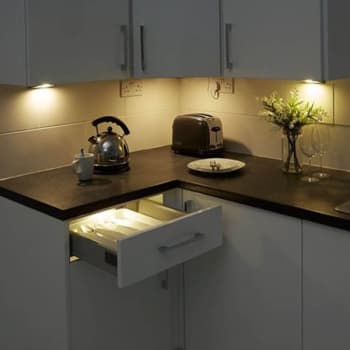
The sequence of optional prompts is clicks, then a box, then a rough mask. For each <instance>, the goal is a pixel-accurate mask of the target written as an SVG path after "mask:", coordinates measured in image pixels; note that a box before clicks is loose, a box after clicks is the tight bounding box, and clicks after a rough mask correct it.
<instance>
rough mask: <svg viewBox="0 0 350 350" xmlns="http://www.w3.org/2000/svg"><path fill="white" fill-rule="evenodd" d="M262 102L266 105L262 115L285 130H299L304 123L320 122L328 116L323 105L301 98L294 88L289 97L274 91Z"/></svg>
mask: <svg viewBox="0 0 350 350" xmlns="http://www.w3.org/2000/svg"><path fill="white" fill-rule="evenodd" d="M261 102H262V105H263V107H264V110H263V111H262V112H261V115H262V116H264V117H265V118H266V119H267V120H268V121H270V122H271V123H274V124H276V125H278V126H279V127H281V128H283V129H285V130H293V131H295V132H298V131H299V130H300V129H301V128H302V127H303V126H304V125H307V124H312V123H317V122H320V121H322V120H323V119H324V118H326V116H327V113H326V112H325V110H324V109H323V108H322V107H315V106H314V104H312V103H309V102H304V101H303V100H302V99H300V98H299V93H298V90H292V91H291V92H290V93H289V96H288V98H287V99H283V98H282V97H280V96H278V94H277V92H274V93H272V94H271V95H270V96H268V97H266V96H265V97H263V98H262V99H261Z"/></svg>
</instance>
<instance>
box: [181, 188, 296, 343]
mask: <svg viewBox="0 0 350 350" xmlns="http://www.w3.org/2000/svg"><path fill="white" fill-rule="evenodd" d="M183 197H184V201H187V200H193V201H194V207H195V209H198V207H201V206H203V207H206V206H208V205H209V203H216V204H220V205H221V207H222V209H223V221H224V244H223V245H222V247H220V248H218V249H216V250H214V251H212V252H210V253H207V254H205V255H203V256H201V257H199V258H196V259H194V260H191V261H189V262H187V263H186V264H185V268H184V284H185V292H184V300H185V325H186V328H185V335H186V338H185V339H186V349H187V350H197V349H202V350H212V349H221V350H231V349H237V350H251V349H264V350H280V349H290V350H300V349H301V334H302V333H301V328H302V324H301V220H299V219H295V218H291V217H287V216H283V215H279V214H276V213H272V212H268V211H264V210H260V209H256V208H253V207H248V206H245V205H241V204H237V203H233V202H228V201H224V200H221V199H216V198H213V197H208V196H205V195H200V194H196V193H193V192H188V191H184V195H183Z"/></svg>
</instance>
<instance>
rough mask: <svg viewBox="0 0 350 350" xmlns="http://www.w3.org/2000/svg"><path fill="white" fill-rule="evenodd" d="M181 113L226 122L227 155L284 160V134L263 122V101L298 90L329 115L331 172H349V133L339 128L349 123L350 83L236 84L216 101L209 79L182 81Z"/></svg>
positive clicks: (346, 128) (248, 81)
mask: <svg viewBox="0 0 350 350" xmlns="http://www.w3.org/2000/svg"><path fill="white" fill-rule="evenodd" d="M180 84H181V87H180V111H181V113H191V112H195V111H197V112H198V111H202V112H206V113H210V114H213V115H215V116H218V117H220V118H221V119H222V122H223V127H224V136H225V139H226V143H225V147H226V148H227V149H230V150H233V151H238V152H242V153H250V154H254V155H258V156H262V157H268V158H275V159H280V157H281V144H280V131H279V129H278V128H276V127H274V126H273V125H271V124H269V123H268V122H266V121H265V120H264V118H262V117H261V116H259V111H260V110H261V105H260V102H259V100H258V99H259V98H261V97H262V96H265V95H269V94H271V93H272V92H273V91H278V92H279V93H280V94H281V95H284V96H285V95H287V94H288V92H289V91H290V90H292V89H294V88H297V89H298V90H299V91H300V93H301V96H302V97H303V98H304V99H305V100H308V101H311V102H315V103H316V104H318V105H320V106H322V107H323V108H324V109H325V110H326V111H327V113H328V115H329V119H328V120H327V123H329V124H330V125H329V130H330V135H331V143H330V150H329V154H328V155H327V156H326V158H325V163H326V165H327V166H329V167H332V168H339V169H346V170H348V169H350V155H349V154H348V151H347V150H349V149H350V127H349V126H340V125H337V126H334V125H333V123H334V122H336V123H337V124H349V123H350V113H349V108H350V99H349V96H350V80H344V81H341V80H340V81H336V82H331V83H329V84H327V85H324V84H316V85H315V84H305V83H301V82H296V81H278V80H276V81H273V80H253V79H236V80H235V81H234V94H231V95H228V94H222V95H221V96H220V97H219V99H214V98H213V97H212V94H211V93H210V85H209V84H208V79H206V78H193V79H184V80H181V83H180Z"/></svg>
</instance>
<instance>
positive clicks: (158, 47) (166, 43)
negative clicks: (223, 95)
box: [133, 0, 220, 77]
mask: <svg viewBox="0 0 350 350" xmlns="http://www.w3.org/2000/svg"><path fill="white" fill-rule="evenodd" d="M219 14H220V11H219V1H218V0H190V1H188V0H177V1H174V0H147V1H144V0H134V1H133V22H134V23H133V29H134V75H135V76H136V77H157V76H158V77H184V76H211V75H214V76H217V75H219V74H220V19H219Z"/></svg>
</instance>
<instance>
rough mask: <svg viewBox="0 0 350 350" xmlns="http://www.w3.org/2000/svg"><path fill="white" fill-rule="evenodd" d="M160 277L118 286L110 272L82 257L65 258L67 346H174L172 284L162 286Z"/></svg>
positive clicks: (92, 349)
mask: <svg viewBox="0 0 350 350" xmlns="http://www.w3.org/2000/svg"><path fill="white" fill-rule="evenodd" d="M161 277H162V276H156V277H152V278H149V279H147V280H144V281H143V282H141V283H137V284H135V285H133V286H131V287H128V288H124V289H120V288H118V285H117V280H116V279H115V277H114V276H113V275H110V274H108V273H105V272H103V271H101V270H100V269H98V268H96V267H94V266H92V265H89V264H88V263H86V262H83V261H78V262H76V263H73V264H71V276H70V283H71V308H72V320H71V325H72V348H71V350H96V349H121V350H140V349H152V350H173V349H174V348H176V340H175V339H174V338H173V334H172V327H173V326H174V323H173V320H172V310H175V309H176V308H174V309H173V305H172V302H173V300H172V294H173V293H172V289H173V288H175V287H176V286H173V285H170V289H168V290H166V289H162V288H161ZM164 277H165V275H164ZM173 343H174V344H173Z"/></svg>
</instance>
